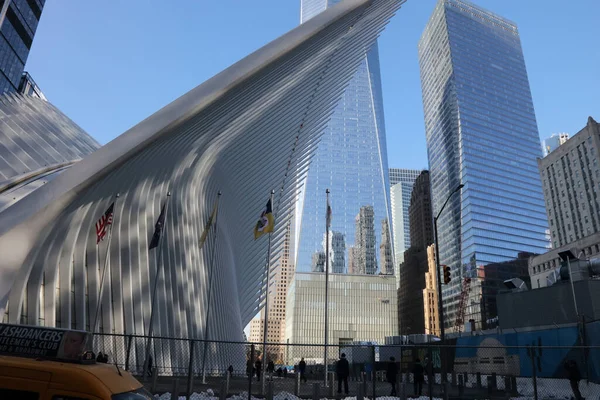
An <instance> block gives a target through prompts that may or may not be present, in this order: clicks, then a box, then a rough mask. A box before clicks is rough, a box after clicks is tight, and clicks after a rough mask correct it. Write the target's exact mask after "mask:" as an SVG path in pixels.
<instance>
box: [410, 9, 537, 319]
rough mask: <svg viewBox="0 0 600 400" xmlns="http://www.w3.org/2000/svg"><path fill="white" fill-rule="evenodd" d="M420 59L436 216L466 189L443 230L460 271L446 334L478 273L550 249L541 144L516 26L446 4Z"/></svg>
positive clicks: (449, 297)
mask: <svg viewBox="0 0 600 400" xmlns="http://www.w3.org/2000/svg"><path fill="white" fill-rule="evenodd" d="M419 62H420V69H421V86H422V92H423V107H424V113H425V129H426V139H427V150H428V157H429V167H430V172H431V189H432V200H433V213H434V215H436V214H437V212H438V210H440V208H441V206H442V204H443V203H444V201H445V200H446V198H447V197H448V195H449V194H450V193H451V192H452V191H453V190H454V189H455V188H456V187H457V186H458V185H459V184H460V183H461V182H462V183H463V184H464V185H465V186H464V188H463V189H462V191H461V192H459V193H457V194H455V195H454V196H452V198H451V199H450V201H449V203H448V205H447V207H446V208H445V209H444V211H443V214H442V215H441V217H440V220H439V223H438V230H439V239H440V246H439V247H440V263H441V264H447V265H449V266H450V267H451V271H452V281H451V283H450V284H449V285H446V286H444V289H443V293H442V297H443V301H444V310H445V311H444V315H445V317H446V319H445V325H446V327H448V326H450V325H454V322H455V319H456V316H457V310H458V304H459V298H460V292H461V284H462V281H463V278H465V277H467V276H471V277H474V276H475V274H474V271H473V269H474V268H475V266H477V267H479V266H481V265H485V264H488V263H496V262H503V261H508V260H511V259H514V258H516V257H517V255H518V253H519V252H523V251H528V252H533V253H543V252H544V251H545V250H546V246H547V245H548V237H547V233H546V230H547V229H548V223H547V218H546V213H545V209H544V199H543V196H542V189H541V181H540V177H539V175H538V171H537V162H536V158H537V157H540V156H541V151H540V139H539V134H538V129H537V123H536V119H535V113H534V110H533V102H532V99H531V92H530V89H529V82H528V78H527V71H526V69H525V61H524V58H523V51H522V49H521V42H520V38H519V33H518V30H517V27H516V25H515V24H514V23H512V22H510V21H508V20H506V19H504V18H502V17H500V16H497V15H495V14H493V13H491V12H489V11H486V10H483V9H481V8H479V7H476V6H474V5H472V4H471V3H468V2H465V1H459V0H440V1H438V3H437V5H436V7H435V10H434V12H433V15H432V16H431V19H430V20H429V22H428V24H427V27H426V28H425V31H424V32H423V35H422V37H421V39H420V41H419ZM459 110H460V112H459ZM471 260H472V261H473V262H470V261H471Z"/></svg>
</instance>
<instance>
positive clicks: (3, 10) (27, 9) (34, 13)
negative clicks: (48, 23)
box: [0, 0, 46, 94]
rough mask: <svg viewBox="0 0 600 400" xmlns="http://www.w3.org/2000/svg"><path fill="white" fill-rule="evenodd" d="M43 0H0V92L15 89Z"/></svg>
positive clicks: (14, 90)
mask: <svg viewBox="0 0 600 400" xmlns="http://www.w3.org/2000/svg"><path fill="white" fill-rule="evenodd" d="M45 2H46V0H27V1H23V0H20V1H14V0H5V1H0V94H1V93H4V92H16V91H17V89H18V88H19V82H20V81H21V74H22V73H23V68H25V63H26V62H27V56H29V49H31V43H32V42H33V36H34V35H35V31H36V29H37V26H38V22H39V20H40V16H41V15H42V8H43V7H44V3H45Z"/></svg>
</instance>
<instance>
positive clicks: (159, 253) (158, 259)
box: [142, 192, 171, 378]
mask: <svg viewBox="0 0 600 400" xmlns="http://www.w3.org/2000/svg"><path fill="white" fill-rule="evenodd" d="M169 197H171V192H167V201H166V204H165V216H164V221H165V223H164V226H163V228H162V229H163V231H164V232H165V235H164V236H166V232H167V226H166V225H167V224H166V220H167V211H168V210H169ZM159 218H160V216H159ZM162 248H163V246H161V242H160V239H159V242H158V251H157V254H156V277H155V278H154V287H153V289H152V304H151V305H150V322H149V326H148V335H147V336H148V340H147V341H146V359H145V360H144V370H143V376H142V378H144V377H145V376H146V373H147V372H148V364H149V361H150V346H151V343H152V328H153V322H154V305H155V304H156V288H157V287H158V281H159V279H160V273H161V272H162V270H163V269H164V268H163V267H164V263H162V262H161V256H162Z"/></svg>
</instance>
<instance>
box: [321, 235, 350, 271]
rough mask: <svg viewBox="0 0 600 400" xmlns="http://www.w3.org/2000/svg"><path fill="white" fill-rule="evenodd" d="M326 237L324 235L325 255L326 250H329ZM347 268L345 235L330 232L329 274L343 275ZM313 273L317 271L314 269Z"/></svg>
mask: <svg viewBox="0 0 600 400" xmlns="http://www.w3.org/2000/svg"><path fill="white" fill-rule="evenodd" d="M326 236H327V235H326V234H324V235H323V254H325V249H326V248H327V244H326V241H325V238H326ZM323 261H325V258H324V259H323ZM345 266H346V240H345V238H344V234H343V233H341V232H336V231H329V272H333V273H334V274H343V273H344V272H345ZM323 271H324V270H323ZM323 271H321V272H323ZM313 272H316V271H315V270H314V269H313Z"/></svg>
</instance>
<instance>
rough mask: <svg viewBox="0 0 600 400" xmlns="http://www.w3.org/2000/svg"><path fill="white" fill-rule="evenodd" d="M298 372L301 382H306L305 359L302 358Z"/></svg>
mask: <svg viewBox="0 0 600 400" xmlns="http://www.w3.org/2000/svg"><path fill="white" fill-rule="evenodd" d="M298 371H299V372H300V380H303V381H304V382H306V361H304V357H302V360H300V363H299V364H298Z"/></svg>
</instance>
